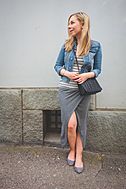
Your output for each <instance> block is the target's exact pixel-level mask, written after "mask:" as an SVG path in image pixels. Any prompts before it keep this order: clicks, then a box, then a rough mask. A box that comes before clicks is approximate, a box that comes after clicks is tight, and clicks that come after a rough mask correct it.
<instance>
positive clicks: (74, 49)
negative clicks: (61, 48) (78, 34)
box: [73, 47, 79, 72]
mask: <svg viewBox="0 0 126 189" xmlns="http://www.w3.org/2000/svg"><path fill="white" fill-rule="evenodd" d="M73 51H74V56H75V60H76V63H77V68H78V72H79V64H78V60H77V56H76V52H77V49H76V47H74V48H73Z"/></svg>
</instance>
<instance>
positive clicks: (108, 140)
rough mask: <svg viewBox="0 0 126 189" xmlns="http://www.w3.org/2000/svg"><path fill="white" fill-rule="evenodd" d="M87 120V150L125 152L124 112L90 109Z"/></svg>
mask: <svg viewBox="0 0 126 189" xmlns="http://www.w3.org/2000/svg"><path fill="white" fill-rule="evenodd" d="M88 120H89V121H88V135H87V145H86V148H87V149H88V150H91V151H98V152H99V151H101V152H111V153H124V154H125V153H126V112H123V111H90V112H89V119H88Z"/></svg>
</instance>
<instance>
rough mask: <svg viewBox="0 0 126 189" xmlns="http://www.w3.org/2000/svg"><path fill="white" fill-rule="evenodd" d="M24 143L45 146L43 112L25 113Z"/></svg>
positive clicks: (27, 111)
mask: <svg viewBox="0 0 126 189" xmlns="http://www.w3.org/2000/svg"><path fill="white" fill-rule="evenodd" d="M23 143H32V144H33V143H35V144H43V113H42V111H41V110H24V111H23Z"/></svg>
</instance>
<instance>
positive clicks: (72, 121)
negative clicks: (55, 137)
mask: <svg viewBox="0 0 126 189" xmlns="http://www.w3.org/2000/svg"><path fill="white" fill-rule="evenodd" d="M76 127H77V120H76V114H75V113H73V114H72V116H71V118H70V120H69V123H68V131H69V132H73V131H75V130H76Z"/></svg>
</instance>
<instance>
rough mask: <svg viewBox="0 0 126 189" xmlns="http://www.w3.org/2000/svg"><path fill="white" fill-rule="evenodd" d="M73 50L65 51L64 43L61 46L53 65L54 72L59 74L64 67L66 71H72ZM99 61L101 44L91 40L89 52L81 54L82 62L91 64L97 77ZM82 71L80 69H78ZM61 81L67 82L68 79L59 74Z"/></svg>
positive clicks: (99, 71) (100, 59)
mask: <svg viewBox="0 0 126 189" xmlns="http://www.w3.org/2000/svg"><path fill="white" fill-rule="evenodd" d="M74 47H75V48H76V44H74ZM74 58H75V56H74V50H73V49H72V50H71V51H69V52H67V51H65V45H63V46H62V48H61V50H60V52H59V55H58V57H57V60H56V64H55V66H54V69H55V70H56V72H57V73H58V74H59V75H60V71H61V69H63V68H64V69H65V70H67V71H70V72H72V68H73V64H74ZM101 61H102V51H101V45H100V43H99V42H97V41H94V40H91V47H90V50H89V53H88V54H86V55H84V56H83V62H84V64H85V65H86V64H91V65H92V70H91V71H92V72H94V73H95V76H96V77H97V76H98V75H99V74H100V73H101ZM80 72H81V73H82V72H83V71H82V70H81V71H80ZM61 78H62V81H63V82H66V83H69V81H70V79H69V78H67V77H65V76H61Z"/></svg>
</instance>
